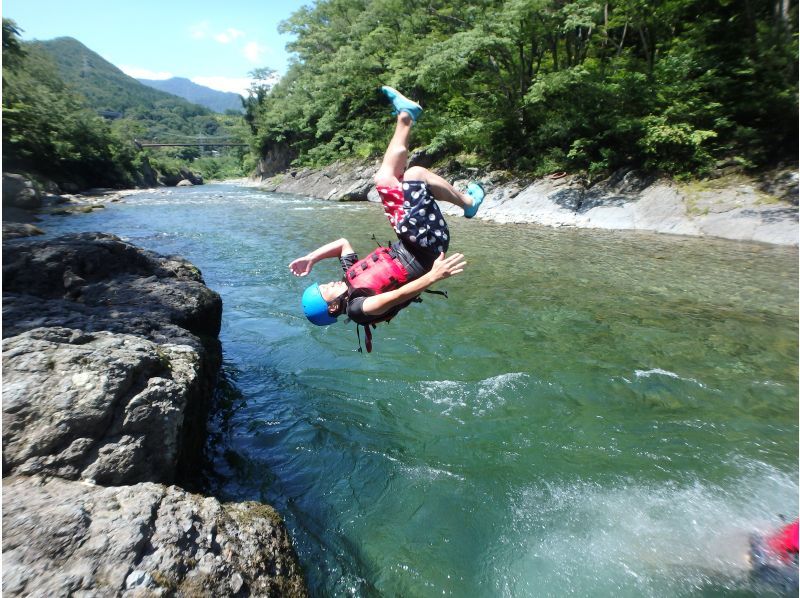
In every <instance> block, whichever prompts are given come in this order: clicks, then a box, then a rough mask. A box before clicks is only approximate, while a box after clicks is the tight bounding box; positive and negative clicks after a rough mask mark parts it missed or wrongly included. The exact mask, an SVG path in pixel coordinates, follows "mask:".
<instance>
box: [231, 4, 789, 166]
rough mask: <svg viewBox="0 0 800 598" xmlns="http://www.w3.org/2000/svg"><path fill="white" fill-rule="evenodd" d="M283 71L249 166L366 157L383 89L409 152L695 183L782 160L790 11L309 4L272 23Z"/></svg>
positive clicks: (258, 122) (255, 104)
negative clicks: (410, 124)
mask: <svg viewBox="0 0 800 598" xmlns="http://www.w3.org/2000/svg"><path fill="white" fill-rule="evenodd" d="M282 30H283V31H284V32H287V33H291V34H293V35H294V36H295V41H294V42H292V43H291V45H290V49H291V50H292V52H293V53H294V55H295V57H296V59H295V61H294V63H293V65H292V66H291V67H290V69H289V71H288V73H287V74H286V75H285V77H284V78H283V79H282V80H281V81H280V83H279V84H278V85H277V86H276V87H275V88H274V89H273V90H272V91H271V93H269V94H263V95H261V96H260V97H258V98H251V101H250V106H249V108H248V110H247V115H246V118H247V120H248V122H249V124H250V126H251V130H252V132H253V135H254V136H255V146H256V147H257V149H258V150H260V151H261V152H262V153H263V152H265V151H266V150H267V149H269V148H271V147H275V146H281V147H283V148H284V149H288V150H290V152H291V153H292V155H293V157H295V158H296V160H297V161H298V162H299V163H304V164H312V165H319V164H324V163H328V162H331V161H333V160H337V159H343V158H351V157H371V156H377V155H379V154H380V152H381V151H382V149H383V147H384V144H385V143H386V139H387V129H388V127H389V120H388V119H387V108H386V103H385V101H384V100H383V98H382V96H381V95H380V93H379V87H380V85H382V84H388V85H391V86H393V87H396V88H398V89H400V90H401V91H403V92H404V93H405V94H406V95H408V96H410V97H412V98H413V99H415V100H417V101H419V102H420V103H421V104H422V105H423V107H424V108H425V113H424V114H423V118H422V119H421V120H420V122H419V124H418V126H417V128H416V131H415V142H416V144H417V145H418V146H419V147H420V148H422V149H423V150H425V151H426V152H428V153H430V154H431V155H432V156H434V157H439V158H441V157H445V156H450V157H457V158H458V162H459V163H460V164H462V165H471V166H483V167H494V168H503V169H508V170H510V171H513V172H518V173H526V174H532V175H542V174H545V173H548V172H553V171H560V170H568V171H581V172H587V173H588V174H589V175H590V176H596V175H601V174H603V173H607V172H609V171H612V170H614V169H616V168H618V167H621V166H629V167H637V168H644V169H650V170H655V171H660V172H664V173H669V174H672V175H678V176H681V175H684V176H685V175H694V176H702V175H704V174H707V173H709V172H712V171H713V169H714V167H715V165H719V164H733V165H739V166H740V167H741V168H743V169H745V170H748V169H758V168H761V167H770V166H774V165H775V164H776V163H778V162H781V161H788V162H790V163H792V164H794V163H796V159H797V157H796V156H797V145H798V138H797V137H798V135H797V133H798V100H797V93H798V86H797V81H798V68H797V62H798V55H797V30H798V27H797V3H796V2H792V1H790V0H769V1H768V0H742V1H739V2H734V1H731V0H660V1H650V2H648V1H644V0H624V1H619V2H600V1H598V0H573V1H567V0H483V1H480V2H476V1H474V0H470V1H467V0H424V1H423V0H402V1H401V0H320V1H318V2H316V3H314V4H313V5H312V6H310V7H307V8H303V9H301V10H300V11H298V12H296V13H295V14H294V15H293V16H292V17H291V18H290V19H289V20H288V21H286V22H284V23H283V25H282Z"/></svg>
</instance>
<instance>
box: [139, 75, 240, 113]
mask: <svg viewBox="0 0 800 598" xmlns="http://www.w3.org/2000/svg"><path fill="white" fill-rule="evenodd" d="M137 81H139V83H141V84H143V85H146V86H148V87H152V88H153V89H157V90H159V91H163V92H166V93H170V94H172V95H175V96H178V97H181V98H183V99H185V100H187V101H189V102H192V103H193V104H199V105H200V106H204V107H206V108H208V109H209V110H212V111H214V112H218V113H224V112H225V111H227V110H235V111H236V112H242V100H241V96H240V95H239V94H238V93H233V92H229V91H219V90H217V89H212V88H210V87H206V86H205V85H200V84H198V83H195V82H194V81H192V80H191V79H188V78H186V77H171V78H169V79H137Z"/></svg>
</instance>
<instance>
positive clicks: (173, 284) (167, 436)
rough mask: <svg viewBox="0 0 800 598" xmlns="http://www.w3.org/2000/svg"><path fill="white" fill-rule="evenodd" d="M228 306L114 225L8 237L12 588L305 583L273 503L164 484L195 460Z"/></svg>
mask: <svg viewBox="0 0 800 598" xmlns="http://www.w3.org/2000/svg"><path fill="white" fill-rule="evenodd" d="M221 315H222V302H221V299H220V297H219V295H217V294H216V293H215V292H213V291H211V290H210V289H208V288H207V287H206V286H205V284H204V282H203V279H202V275H201V273H200V272H199V270H197V268H195V267H194V266H193V265H192V264H190V263H189V262H187V261H186V260H183V259H182V258H178V257H168V256H161V255H157V254H155V253H152V252H148V251H145V250H143V249H141V248H138V247H136V246H134V245H131V244H129V243H125V242H124V241H122V240H121V239H119V238H117V237H115V236H113V235H107V234H102V233H81V234H73V235H65V236H63V237H59V238H57V239H52V240H46V241H21V242H15V243H10V244H5V245H4V248H3V324H4V326H3V336H4V340H3V395H2V399H3V401H2V406H3V476H4V481H3V562H4V565H5V567H4V568H3V590H4V593H5V594H7V595H9V596H12V595H14V596H16V595H25V596H27V595H41V596H50V595H57V596H66V595H74V594H82V593H84V592H85V593H86V595H93V596H123V595H124V596H152V595H176V594H177V595H203V596H222V595H225V596H246V595H290V596H302V595H305V589H304V585H303V581H302V577H301V576H300V573H299V569H298V566H297V564H296V557H295V555H294V552H293V549H292V547H291V542H290V540H289V538H288V536H287V534H286V531H285V529H284V527H283V524H282V523H281V520H280V517H278V515H277V514H276V513H275V512H274V511H273V510H272V509H271V508H270V507H268V506H266V505H261V504H257V503H242V504H229V505H224V504H221V503H220V502H219V501H218V500H217V499H215V498H212V497H203V496H199V495H196V494H190V493H188V492H186V491H184V490H182V489H180V488H177V487H175V486H165V485H163V484H171V483H174V482H176V481H185V482H188V483H191V484H193V485H194V482H195V480H196V476H197V471H198V470H199V469H200V466H201V459H202V448H203V443H204V440H205V430H206V422H207V418H208V411H209V405H210V400H211V393H212V390H213V385H214V383H215V378H216V373H217V371H218V370H219V366H220V359H221V357H220V356H221V351H220V347H219V341H218V339H217V335H218V333H219V327H220V323H221ZM104 486H105V487H104Z"/></svg>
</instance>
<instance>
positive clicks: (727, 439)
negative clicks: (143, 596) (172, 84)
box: [43, 186, 798, 596]
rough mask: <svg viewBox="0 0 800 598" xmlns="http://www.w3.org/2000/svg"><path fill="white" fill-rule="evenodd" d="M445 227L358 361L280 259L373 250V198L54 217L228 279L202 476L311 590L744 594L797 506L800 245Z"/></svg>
mask: <svg viewBox="0 0 800 598" xmlns="http://www.w3.org/2000/svg"><path fill="white" fill-rule="evenodd" d="M450 225H451V231H452V234H453V239H454V241H453V246H452V248H453V250H456V251H461V252H463V253H464V254H465V255H466V256H467V259H468V260H469V265H468V267H467V270H466V272H465V273H464V274H463V275H461V276H459V277H455V278H452V279H449V280H447V281H444V282H443V283H440V287H441V288H446V289H447V290H448V292H449V296H450V298H449V299H447V300H445V299H444V298H440V297H436V296H434V297H432V298H426V299H425V301H424V303H422V304H421V305H415V306H412V307H411V308H409V309H408V310H407V311H406V312H404V313H402V314H401V315H400V316H398V317H397V318H396V319H395V320H394V321H393V322H392V323H391V324H389V325H384V326H380V327H379V328H378V329H377V330H376V331H375V352H373V353H372V354H371V355H365V354H359V353H357V352H355V351H354V350H355V349H356V347H357V340H356V335H355V331H354V328H353V326H352V325H349V326H347V325H343V324H337V325H336V326H332V327H328V328H317V327H313V326H310V325H308V324H307V323H306V321H305V319H304V318H303V317H302V314H301V313H300V311H299V305H298V304H299V293H300V292H301V290H302V288H303V287H304V286H305V285H306V284H307V283H308V282H307V281H302V280H297V279H295V278H294V277H292V276H289V275H288V270H287V267H286V266H287V264H288V263H289V262H290V261H291V260H292V259H293V258H295V257H298V256H300V255H302V254H304V253H306V252H307V251H309V250H311V249H313V248H315V247H317V246H319V245H322V244H323V243H325V242H327V241H330V240H332V239H334V238H337V237H339V236H343V235H344V236H347V237H348V238H349V239H350V241H351V242H352V243H353V244H354V246H356V247H357V248H358V249H360V251H361V253H362V254H365V253H366V252H367V251H369V250H371V248H372V247H374V243H373V242H372V241H371V240H370V237H371V235H372V234H373V233H375V234H376V236H377V238H378V239H381V240H383V239H384V238H387V239H388V238H389V236H390V232H391V231H390V229H389V227H388V225H387V223H386V222H385V220H384V218H383V216H382V214H381V210H380V208H379V207H378V206H375V205H371V204H332V203H324V202H319V201H315V200H309V199H305V198H301V197H290V196H278V195H274V194H268V193H262V192H258V191H254V190H251V189H241V188H234V187H226V186H207V187H202V188H196V189H180V190H169V191H164V192H160V193H157V194H143V195H138V196H135V197H132V198H129V199H128V200H127V201H126V203H125V204H115V205H112V206H110V207H109V209H107V210H106V211H105V212H104V213H96V212H95V213H92V214H87V215H80V216H74V217H71V218H66V219H63V218H62V219H57V218H56V217H53V218H50V219H48V220H47V221H46V222H45V223H43V226H44V227H45V228H49V229H51V230H52V231H54V232H55V231H62V232H63V231H66V230H103V231H106V232H113V233H115V234H118V235H120V236H122V237H124V238H127V239H129V240H131V241H133V242H135V243H137V244H139V245H142V246H145V247H148V248H151V249H154V250H157V251H160V252H164V253H176V254H181V255H184V256H186V257H188V258H189V259H190V260H192V261H193V262H194V263H195V264H197V265H198V266H199V267H200V268H201V270H202V271H203V274H204V277H205V280H206V282H207V283H208V284H209V285H210V286H211V287H212V288H214V289H215V290H217V291H219V292H220V293H221V295H222V297H223V301H224V305H225V308H224V316H223V318H224V322H223V330H222V334H221V338H222V343H223V348H224V351H225V364H224V370H225V371H224V377H225V381H224V384H223V385H222V386H221V389H220V392H219V393H218V395H219V406H220V410H219V412H218V414H217V416H216V418H215V420H214V421H213V422H212V425H211V428H212V434H211V436H210V442H209V451H210V453H211V454H212V456H213V458H214V463H215V472H213V485H214V488H215V489H216V490H217V491H218V492H220V493H222V494H223V495H224V496H226V497H228V498H230V499H264V500H268V501H270V502H272V503H273V504H274V505H275V506H276V507H277V508H278V509H279V510H280V511H281V512H282V513H283V515H284V516H285V518H286V520H287V523H288V524H289V526H290V528H291V530H292V532H293V534H294V538H295V542H296V545H297V548H298V551H299V553H300V556H301V559H302V561H303V563H304V566H305V570H306V572H307V576H308V580H309V583H310V585H311V587H312V592H313V594H314V595H319V596H341V595H363V596H370V595H402V596H433V595H443V594H444V595H453V596H498V595H503V596H562V595H565V594H568V593H574V594H576V595H594V596H604V595H605V596H641V595H649V596H674V595H704V596H706V595H729V594H730V593H731V592H734V593H745V594H746V593H747V592H748V589H747V588H748V586H747V583H746V576H745V572H744V570H743V564H742V563H743V561H742V558H741V557H742V546H744V543H745V539H746V536H747V534H748V533H750V532H751V531H754V530H756V529H766V528H767V527H769V526H771V525H776V524H777V523H778V519H777V517H778V514H779V513H784V514H786V515H788V516H796V512H797V493H798V462H797V454H798V427H797V421H798V399H797V395H798V383H797V363H798V353H797V334H798V330H797V312H798V301H797V297H798V292H797V291H798V285H797V250H796V249H787V248H782V247H770V246H766V245H752V244H744V243H733V242H725V241H715V240H700V239H687V238H681V237H668V236H656V235H647V234H636V233H630V232H624V233H618V232H609V231H587V230H570V229H561V230H554V229H545V228H540V227H535V226H511V225H498V224H490V223H485V222H481V221H466V220H463V219H458V218H454V217H451V218H450ZM339 275H340V274H339V271H338V267H337V265H336V264H335V263H333V262H331V263H329V264H326V263H321V264H318V265H317V267H316V268H315V272H314V273H312V278H315V279H318V280H325V279H334V278H337V277H338V276H339Z"/></svg>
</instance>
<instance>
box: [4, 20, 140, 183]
mask: <svg viewBox="0 0 800 598" xmlns="http://www.w3.org/2000/svg"><path fill="white" fill-rule="evenodd" d="M140 166H141V162H140V156H138V155H137V154H136V152H135V149H134V146H133V144H131V143H129V142H128V143H126V142H125V141H124V140H123V139H120V138H119V136H117V135H116V134H114V132H113V131H112V130H111V127H110V126H109V125H108V123H107V122H106V121H105V120H104V119H103V118H101V117H100V116H98V115H97V112H96V111H95V110H93V109H92V108H90V107H89V106H88V105H87V104H86V101H85V99H84V98H83V97H82V96H80V95H79V94H78V93H76V92H75V91H73V90H72V89H70V88H69V86H68V85H67V84H66V83H65V82H64V81H63V79H62V78H61V76H60V74H59V72H58V69H57V67H56V65H55V64H54V63H53V61H52V60H51V58H50V56H49V55H48V54H47V53H45V52H43V51H42V49H41V48H40V47H36V46H32V45H29V44H23V43H22V42H20V40H19V37H18V29H17V28H16V26H15V24H14V23H13V22H12V21H8V20H7V19H3V169H4V171H15V170H22V171H25V172H33V173H37V174H40V175H44V176H47V177H49V178H51V179H53V180H55V181H56V182H59V183H61V182H75V183H77V184H78V185H80V186H91V185H101V186H123V185H127V186H130V185H133V184H134V183H135V182H136V178H137V173H138V170H139V167H140Z"/></svg>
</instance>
